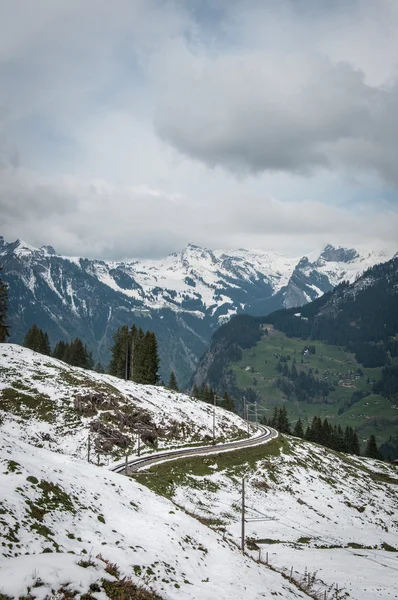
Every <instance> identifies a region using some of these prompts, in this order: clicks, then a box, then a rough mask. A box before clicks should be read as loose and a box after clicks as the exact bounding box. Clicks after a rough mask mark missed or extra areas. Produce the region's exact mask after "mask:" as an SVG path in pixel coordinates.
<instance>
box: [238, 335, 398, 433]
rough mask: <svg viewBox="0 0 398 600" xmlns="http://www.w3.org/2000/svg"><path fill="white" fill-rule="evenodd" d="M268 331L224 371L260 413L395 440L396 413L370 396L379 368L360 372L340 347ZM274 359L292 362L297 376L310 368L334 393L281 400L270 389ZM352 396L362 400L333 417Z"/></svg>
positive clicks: (273, 386) (279, 394)
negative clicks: (281, 410) (283, 413)
mask: <svg viewBox="0 0 398 600" xmlns="http://www.w3.org/2000/svg"><path fill="white" fill-rule="evenodd" d="M268 328H269V335H265V336H263V338H262V339H261V340H260V341H259V342H258V343H257V345H256V346H255V347H253V348H250V349H248V350H243V351H242V359H241V360H240V361H237V362H233V363H231V364H230V365H229V367H228V368H231V370H232V372H233V373H234V375H235V378H236V383H237V385H238V387H240V388H247V387H251V388H252V389H253V390H255V391H256V393H257V396H258V398H259V406H260V407H261V409H262V410H261V414H264V415H265V416H266V417H269V416H270V415H271V413H272V410H273V408H274V407H275V406H281V405H283V406H285V407H286V409H287V411H288V413H289V417H290V420H291V421H292V422H293V423H294V422H296V421H297V420H298V418H299V417H300V418H301V419H302V420H303V421H304V423H305V424H306V423H307V422H309V421H310V419H311V418H312V417H313V416H315V415H318V416H321V417H322V418H324V417H327V418H328V419H330V420H331V422H332V423H333V424H336V425H341V426H343V427H346V426H347V425H349V426H351V427H353V428H354V429H355V430H357V431H358V433H359V434H360V437H362V438H363V439H367V438H368V437H369V435H370V433H373V432H375V433H376V435H377V441H378V443H381V442H382V441H385V440H387V439H388V438H389V436H390V435H394V434H395V435H396V431H397V426H398V410H397V409H395V408H393V407H392V404H391V402H390V401H389V400H388V399H386V398H383V397H381V396H376V395H373V394H372V383H371V382H372V381H375V380H377V379H379V378H380V376H381V368H377V369H367V368H364V367H363V366H362V365H360V364H359V363H358V362H357V361H356V359H355V356H354V354H351V353H349V352H347V351H346V350H344V348H343V347H340V346H332V345H328V344H325V343H323V342H320V341H312V340H311V342H308V341H305V340H300V339H296V338H289V337H287V336H286V335H285V334H284V333H283V332H280V331H276V330H274V329H273V328H272V326H269V327H268ZM309 344H311V345H313V346H315V349H316V352H315V354H309V355H306V356H304V355H303V354H302V353H303V351H304V349H305V348H306V347H307V346H308V345H309ZM280 356H283V357H285V358H287V357H290V359H289V360H288V361H287V365H288V367H289V369H291V366H292V363H293V360H294V359H295V360H296V368H297V370H298V371H300V370H303V371H305V372H308V371H309V369H312V371H313V374H314V376H316V377H319V378H321V379H326V380H327V381H328V382H329V383H330V385H332V386H333V387H334V388H335V389H334V390H331V391H330V394H329V396H328V398H327V401H326V402H324V400H323V399H322V398H318V399H313V401H312V402H298V401H297V400H296V399H295V397H290V398H285V397H284V395H283V393H282V391H281V390H280V389H279V388H278V387H277V385H276V381H277V379H278V377H280V373H278V371H277V369H276V367H277V364H278V362H279V357H280ZM282 364H283V363H282ZM247 367H251V371H246V368H247ZM358 370H359V372H358ZM316 371H318V372H316ZM361 372H362V373H363V375H362V376H361V375H360V373H361ZM355 391H363V392H365V393H366V394H367V397H365V398H363V399H362V400H361V401H359V402H358V403H356V404H354V405H353V406H352V407H351V408H349V409H348V410H346V411H345V412H343V413H342V414H340V415H339V414H338V413H339V409H342V407H344V405H345V403H346V402H347V401H349V400H350V398H351V396H352V394H353V392H355Z"/></svg>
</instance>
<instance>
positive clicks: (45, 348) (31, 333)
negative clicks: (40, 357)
mask: <svg viewBox="0 0 398 600" xmlns="http://www.w3.org/2000/svg"><path fill="white" fill-rule="evenodd" d="M23 345H24V346H25V348H30V349H31V350H34V351H35V352H40V354H46V355H48V356H50V355H51V348H50V342H49V340H48V335H47V333H44V332H43V331H42V330H41V329H39V328H38V327H37V325H32V327H31V328H30V329H29V330H28V332H27V333H26V335H25V339H24V342H23Z"/></svg>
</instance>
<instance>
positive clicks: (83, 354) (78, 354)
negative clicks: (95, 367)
mask: <svg viewBox="0 0 398 600" xmlns="http://www.w3.org/2000/svg"><path fill="white" fill-rule="evenodd" d="M69 364H70V365H72V366H74V367H81V368H82V369H88V368H89V364H90V359H89V353H88V351H87V348H86V346H84V345H83V342H82V341H81V339H80V338H76V339H74V340H73V342H72V343H71V346H70V357H69Z"/></svg>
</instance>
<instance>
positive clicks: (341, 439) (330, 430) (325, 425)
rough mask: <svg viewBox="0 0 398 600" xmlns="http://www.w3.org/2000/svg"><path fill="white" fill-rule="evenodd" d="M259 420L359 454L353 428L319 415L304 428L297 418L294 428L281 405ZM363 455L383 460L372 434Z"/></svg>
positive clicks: (337, 448)
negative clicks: (335, 423) (269, 415)
mask: <svg viewBox="0 0 398 600" xmlns="http://www.w3.org/2000/svg"><path fill="white" fill-rule="evenodd" d="M261 422H262V423H263V424H264V425H269V426H270V427H273V428H274V429H277V430H278V431H279V432H280V433H286V434H287V435H294V436H296V437H299V438H301V439H303V440H307V441H308V442H315V443H316V444H320V445H321V446H325V447H326V448H330V449H331V450H335V451H337V452H346V453H347V454H355V455H357V456H359V455H360V444H359V439H358V435H357V433H356V432H355V431H354V430H353V428H352V427H348V426H347V427H346V428H345V429H343V428H342V427H341V426H340V425H332V424H331V423H330V422H329V421H328V419H326V418H324V419H323V420H322V419H321V418H320V417H317V416H315V417H313V419H312V420H311V423H309V424H308V425H307V427H306V428H305V429H304V425H303V422H302V420H301V419H300V418H299V419H298V421H296V423H295V425H294V428H292V427H291V424H290V422H289V416H288V412H287V410H286V407H285V406H282V407H281V408H277V407H275V408H274V411H273V414H272V416H271V417H270V418H269V419H267V418H264V417H263V418H262V419H261ZM364 455H365V456H368V457H369V458H377V459H379V460H383V457H382V455H381V452H380V450H379V448H378V447H377V443H376V438H375V436H374V435H373V434H372V435H371V436H370V437H369V439H368V441H367V444H366V448H365V453H364Z"/></svg>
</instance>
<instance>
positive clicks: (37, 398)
mask: <svg viewBox="0 0 398 600" xmlns="http://www.w3.org/2000/svg"><path fill="white" fill-rule="evenodd" d="M0 418H1V423H2V425H1V428H2V431H4V432H8V433H10V434H12V435H15V436H16V437H18V439H21V440H24V441H25V442H29V443H30V444H33V445H35V446H36V447H44V448H48V449H50V450H53V451H56V452H62V453H66V454H69V455H72V456H75V457H78V458H84V459H87V456H88V452H89V453H90V460H91V461H95V462H96V461H100V462H101V464H108V463H109V462H110V461H113V460H115V459H117V458H119V457H123V456H124V455H125V454H126V452H127V453H129V454H132V453H136V452H137V448H138V437H139V438H140V445H141V451H146V452H148V451H153V450H154V448H168V447H175V446H181V445H185V444H191V445H192V444H206V443H211V442H212V425H213V406H210V405H208V404H205V403H204V402H201V401H199V400H196V399H194V398H191V397H189V396H186V395H184V394H180V393H176V392H174V391H171V390H167V389H165V388H161V387H156V386H149V385H146V386H144V385H139V384H135V383H133V382H130V381H129V382H126V381H124V380H122V379H118V378H116V377H112V376H110V375H104V374H99V373H95V372H93V371H86V370H84V369H79V368H77V367H71V366H69V365H66V364H65V363H63V362H61V361H59V360H56V359H53V358H50V357H48V356H44V355H42V354H38V353H36V352H33V351H32V350H29V349H27V348H23V347H21V346H17V345H14V344H1V345H0ZM246 431H247V427H246V423H245V422H244V421H243V420H242V419H241V418H240V417H238V416H237V415H235V414H233V413H231V412H228V411H226V410H224V409H222V408H220V407H216V420H215V439H216V442H218V441H222V440H225V439H234V438H236V439H239V438H240V437H244V436H246ZM89 437H90V449H89V448H88V441H89Z"/></svg>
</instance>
